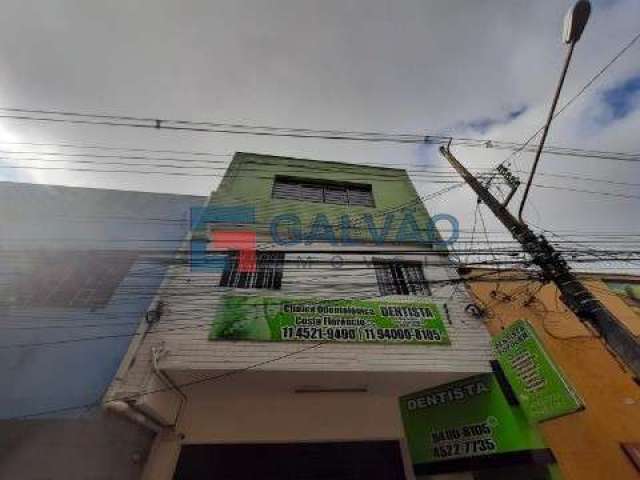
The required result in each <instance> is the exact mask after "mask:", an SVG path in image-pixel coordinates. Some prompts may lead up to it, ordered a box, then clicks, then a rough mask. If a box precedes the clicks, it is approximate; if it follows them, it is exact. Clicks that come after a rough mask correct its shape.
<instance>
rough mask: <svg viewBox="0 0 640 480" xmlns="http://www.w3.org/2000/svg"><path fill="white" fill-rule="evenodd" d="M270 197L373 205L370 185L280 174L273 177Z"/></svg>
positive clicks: (339, 203) (364, 205) (337, 203)
mask: <svg viewBox="0 0 640 480" xmlns="http://www.w3.org/2000/svg"><path fill="white" fill-rule="evenodd" d="M272 197H273V198H279V199H283V200H300V201H306V202H318V203H333V204H336V205H354V206H363V207H373V206H374V201H373V190H372V187H371V185H368V184H360V183H342V182H328V181H318V180H314V179H308V178H297V177H285V176H281V175H277V176H276V178H275V181H274V183H273V192H272Z"/></svg>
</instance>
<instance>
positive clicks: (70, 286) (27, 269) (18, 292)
mask: <svg viewBox="0 0 640 480" xmlns="http://www.w3.org/2000/svg"><path fill="white" fill-rule="evenodd" d="M135 259H136V254H135V253H133V252H127V251H122V252H101V251H47V252H42V251H36V252H23V253H22V254H20V255H15V256H14V257H13V258H12V259H11V260H9V262H8V263H10V265H9V266H10V268H11V270H12V275H11V281H10V282H8V283H7V284H5V285H3V286H2V287H1V288H0V297H1V298H2V299H3V300H2V303H5V299H6V303H8V304H9V305H11V306H30V307H92V308H93V307H101V306H104V305H106V304H107V303H108V302H109V300H110V299H111V296H112V295H113V293H114V292H115V290H116V288H117V287H118V285H119V284H120V282H122V280H123V279H124V277H125V275H126V274H127V272H128V271H129V269H130V268H131V265H132V264H133V262H134V261H135Z"/></svg>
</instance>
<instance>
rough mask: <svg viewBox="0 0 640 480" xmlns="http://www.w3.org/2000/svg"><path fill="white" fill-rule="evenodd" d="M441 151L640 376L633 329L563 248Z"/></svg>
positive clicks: (581, 314)
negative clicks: (598, 293) (611, 308)
mask: <svg viewBox="0 0 640 480" xmlns="http://www.w3.org/2000/svg"><path fill="white" fill-rule="evenodd" d="M440 153H442V155H443V156H444V157H445V158H446V159H447V160H448V161H449V163H450V164H451V166H452V167H453V168H454V169H455V170H456V171H457V172H458V173H459V174H460V176H462V178H463V179H464V181H465V182H467V184H469V186H470V187H471V188H472V189H473V191H474V192H476V194H477V195H478V198H479V199H480V200H481V201H482V202H484V203H485V204H486V205H487V207H489V209H490V210H491V211H492V212H493V213H494V215H495V216H496V217H498V220H500V221H501V222H502V224H503V225H504V226H505V227H506V228H507V230H509V232H511V235H513V238H515V239H516V240H517V241H518V242H519V243H520V245H522V249H523V250H524V251H525V252H526V253H527V254H529V255H530V256H531V261H532V263H533V264H535V265H537V266H538V267H540V269H541V270H542V275H543V278H544V280H546V281H550V282H553V283H555V284H556V286H557V287H558V290H560V294H561V297H560V298H561V300H562V301H563V303H564V304H565V305H566V306H567V307H568V308H569V309H570V310H571V311H572V312H573V313H575V314H576V315H577V316H578V318H579V319H580V320H582V321H586V322H588V323H589V324H590V325H591V326H592V327H593V329H594V330H595V331H596V332H598V334H599V335H600V336H601V337H602V339H603V340H604V341H605V342H606V343H607V345H609V347H610V348H611V349H612V350H613V351H614V352H615V353H616V354H617V355H618V356H619V357H620V358H621V359H622V360H623V361H624V362H625V363H626V364H627V365H628V366H629V368H630V369H631V370H632V371H633V373H634V375H635V377H636V378H639V379H640V343H639V342H638V340H637V339H636V338H635V337H634V336H633V335H632V334H631V332H629V331H628V330H627V329H626V328H625V327H624V326H623V325H621V324H620V323H619V322H618V320H616V318H615V316H614V315H613V314H611V312H609V310H607V308H606V307H605V306H604V305H603V304H602V303H601V302H600V301H599V300H598V299H597V298H595V297H594V296H593V294H592V293H591V292H590V291H589V290H588V289H587V288H586V287H585V286H584V285H583V284H582V282H580V280H578V278H577V277H576V275H575V274H574V273H573V272H571V269H570V268H569V265H568V264H567V262H566V261H565V260H564V259H563V258H562V255H561V254H560V252H558V251H556V249H555V248H553V246H551V245H550V244H549V242H548V241H547V239H546V238H545V237H544V236H543V235H536V234H535V233H533V231H532V230H531V229H530V228H529V227H528V226H527V225H526V224H525V223H524V222H520V221H519V220H518V219H517V218H516V217H514V216H513V215H512V214H511V213H510V212H509V211H508V210H507V208H506V202H505V204H503V203H501V202H500V201H498V199H497V198H495V197H494V196H493V195H492V194H491V192H489V191H488V190H487V189H486V188H485V187H484V186H483V185H482V184H481V183H480V182H479V181H478V179H476V178H475V177H474V176H473V175H472V174H471V173H469V171H468V170H467V169H466V168H465V167H464V166H463V165H462V164H461V163H460V162H459V161H458V160H457V159H456V158H455V157H454V156H453V154H452V153H451V151H449V149H448V148H447V147H444V146H443V147H440Z"/></svg>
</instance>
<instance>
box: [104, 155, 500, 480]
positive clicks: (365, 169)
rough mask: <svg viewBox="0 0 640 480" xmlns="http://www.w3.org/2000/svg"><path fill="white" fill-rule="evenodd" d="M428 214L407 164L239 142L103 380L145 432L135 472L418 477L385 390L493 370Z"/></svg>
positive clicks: (394, 403)
mask: <svg viewBox="0 0 640 480" xmlns="http://www.w3.org/2000/svg"><path fill="white" fill-rule="evenodd" d="M433 220H434V219H432V218H431V217H430V216H429V214H428V213H427V211H426V210H425V208H424V206H423V204H422V201H421V199H420V198H419V196H418V195H417V193H416V191H415V190H414V188H413V186H412V184H411V181H410V179H409V177H408V175H407V173H406V172H405V171H404V170H399V169H393V168H379V167H369V166H359V165H349V164H341V163H335V162H321V161H311V160H301V159H294V158H283V157H273V156H266V155H257V154H249V153H238V154H236V155H235V157H234V159H233V161H232V163H231V165H230V167H229V169H228V170H227V172H226V175H225V177H224V179H223V181H222V183H221V185H220V187H219V188H218V190H217V191H216V192H214V193H212V194H211V196H210V198H209V200H208V203H207V206H206V208H205V209H204V210H197V211H194V213H193V216H192V232H191V233H190V234H189V236H188V237H187V238H186V239H185V242H184V244H183V246H182V248H181V249H180V255H178V256H177V258H176V261H175V262H174V264H173V265H172V266H171V267H170V269H169V271H168V273H167V275H166V277H165V280H164V282H163V285H162V286H161V288H160V290H159V293H158V295H157V296H156V298H155V299H154V304H153V305H154V307H153V308H154V311H156V312H159V313H158V315H157V316H155V317H154V319H153V320H154V321H153V322H150V323H149V322H143V323H141V324H140V326H139V331H138V333H139V335H137V336H136V338H135V339H134V341H133V342H132V343H131V345H130V348H129V351H128V352H127V354H126V355H125V357H124V360H123V362H122V364H121V366H120V370H119V371H118V374H117V375H116V377H115V380H114V382H113V383H112V385H111V387H110V389H109V391H108V393H107V395H106V396H105V398H104V402H103V403H104V406H105V408H107V409H112V410H113V409H116V410H118V411H119V412H121V413H123V414H125V415H127V416H129V417H130V418H132V419H137V420H138V421H140V422H142V423H144V424H146V425H148V426H150V427H151V428H153V429H154V430H156V431H157V432H158V434H157V436H156V438H155V441H154V446H153V448H152V451H151V453H150V455H149V458H148V460H147V462H146V466H145V471H144V478H146V479H155V480H161V479H170V478H176V479H182V478H213V477H214V476H215V475H220V478H251V477H252V475H257V474H258V473H259V474H260V475H261V477H262V478H283V476H284V478H286V475H294V477H291V478H302V476H301V475H302V473H301V472H304V471H306V472H307V475H308V478H320V477H319V476H321V475H325V476H324V477H322V478H413V473H412V469H411V465H410V460H409V458H408V453H407V446H406V440H405V437H404V432H403V426H402V421H401V418H400V412H399V407H398V398H399V397H400V396H401V395H404V394H407V393H410V392H414V391H416V390H420V389H424V388H428V387H432V386H437V385H441V384H446V383H448V382H453V381H456V380H459V379H464V378H467V377H469V376H472V375H477V374H485V373H488V372H491V368H490V365H489V361H490V360H491V358H492V353H491V345H490V337H489V335H488V332H487V330H486V327H485V326H484V324H483V323H482V322H481V321H479V320H478V319H477V318H475V317H473V316H472V315H471V314H470V313H468V312H467V311H465V308H466V307H467V306H468V305H469V303H471V298H470V297H469V295H468V293H467V292H466V291H465V289H464V287H463V286H462V285H461V284H460V279H459V277H458V275H457V273H456V270H455V268H454V267H453V266H452V265H451V262H450V261H449V258H448V254H447V250H446V248H443V247H442V243H443V241H446V240H447V239H446V238H441V237H440V236H438V235H437V234H436V233H435V229H434V227H433V225H434V223H435V222H434V221H433ZM435 220H437V219H435ZM441 220H442V221H447V219H444V220H443V219H441ZM447 226H448V227H450V226H451V225H447ZM454 226H455V225H454ZM221 259H222V260H221ZM252 265H254V266H255V268H254V269H252V268H251V266H252ZM243 309H244V310H243ZM274 309H275V310H274ZM288 309H290V310H288ZM305 309H306V310H305ZM314 309H315V310H314ZM312 310H313V311H314V312H316V313H317V312H324V313H323V314H321V315H319V317H317V318H316V317H314V316H313V315H310V314H308V312H310V311H312ZM373 310H375V311H377V312H382V313H380V315H382V316H384V315H387V316H388V317H385V318H384V319H382V320H380V322H382V323H379V324H377V325H376V326H377V327H380V326H381V325H383V324H384V322H391V320H389V319H390V318H392V317H393V318H395V319H396V320H397V319H398V318H399V317H401V316H403V315H409V316H411V315H414V316H415V315H423V314H424V315H427V314H428V315H429V318H431V319H432V320H433V321H435V320H438V319H439V321H441V322H442V329H441V330H439V332H440V333H438V332H436V331H435V330H429V331H427V332H426V333H424V332H422V333H415V334H413V333H411V335H414V336H413V337H412V341H407V340H410V339H409V337H406V338H404V337H403V338H400V337H401V336H403V335H405V333H406V332H408V330H407V329H404V330H403V329H396V328H391V327H389V328H387V327H385V328H371V329H369V333H367V331H366V330H367V329H366V328H365V329H363V330H361V331H360V330H357V328H355V327H354V328H352V327H351V326H352V325H353V323H351V322H352V321H353V319H354V318H356V317H357V316H358V315H360V314H361V315H370V312H371V311H373ZM291 311H293V312H294V313H295V315H293V314H292V315H287V312H291ZM269 312H277V314H274V315H273V316H270V315H271V314H270V313H269ZM336 312H341V314H342V317H340V316H338V317H336ZM354 312H355V313H354ZM425 312H427V313H425ZM434 312H435V313H434ZM305 313H306V314H305ZM278 315H280V316H278ZM436 317H437V318H436ZM258 318H260V319H262V318H269V320H268V322H267V321H265V323H264V324H260V323H259V322H258V320H256V319H258ZM274 318H276V319H284V318H295V321H294V324H293V325H294V327H283V328H281V329H279V330H277V331H276V333H275V334H274V331H273V329H271V327H272V324H271V322H272V321H275V320H274ZM282 321H284V320H282ZM376 321H378V320H376ZM398 321H400V320H398ZM304 322H308V323H304ZM315 322H317V323H315ZM331 322H334V323H331ZM336 322H337V323H336ZM364 323H365V324H366V323H367V322H364ZM267 324H268V326H265V325H267ZM320 324H322V327H321V328H320V327H318V328H314V327H313V326H314V325H316V326H317V325H320ZM309 325H311V327H310V328H307V326H309ZM327 325H342V326H345V325H346V326H347V327H346V328H335V329H334V328H333V327H327ZM371 325H372V324H371ZM385 325H387V324H385ZM388 325H392V326H393V325H394V323H393V322H391V323H388ZM412 325H416V323H415V321H414V323H413V324H412ZM269 329H271V330H269ZM400 330H403V331H400ZM414 330H415V329H414ZM414 330H411V331H414ZM269 335H271V336H269ZM274 335H275V336H276V337H277V338H275V337H274ZM356 335H357V336H356ZM360 335H361V336H360ZM367 335H371V338H369V337H368V336H367ZM407 335H409V333H407ZM424 335H428V336H429V338H427V337H426V336H424ZM445 336H446V338H444V337H445ZM445 340H446V341H445ZM363 459H366V461H362V460H363ZM366 468H369V469H370V470H363V469H366ZM294 472H298V473H297V475H296V474H295V473H294ZM348 475H351V476H348Z"/></svg>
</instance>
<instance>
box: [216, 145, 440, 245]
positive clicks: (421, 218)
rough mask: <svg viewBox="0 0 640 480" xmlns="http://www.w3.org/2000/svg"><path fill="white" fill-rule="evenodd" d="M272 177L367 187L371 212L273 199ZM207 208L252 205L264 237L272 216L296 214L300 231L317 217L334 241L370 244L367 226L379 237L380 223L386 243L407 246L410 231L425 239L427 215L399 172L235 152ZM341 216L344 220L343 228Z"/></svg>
mask: <svg viewBox="0 0 640 480" xmlns="http://www.w3.org/2000/svg"><path fill="white" fill-rule="evenodd" d="M276 175H287V176H294V177H302V178H310V179H314V180H331V181H338V182H351V183H364V184H370V185H371V186H372V191H373V197H374V201H375V207H359V206H357V207H356V206H344V205H332V204H326V203H317V202H309V201H297V200H282V199H274V198H272V196H271V194H272V188H273V183H274V180H275V177H276ZM210 204H217V205H222V206H230V205H253V206H255V208H256V224H257V228H256V230H257V231H259V232H260V231H263V232H265V233H268V232H269V228H270V225H271V223H272V220H273V219H274V217H275V216H277V215H282V214H285V213H289V214H294V215H297V216H298V217H299V218H300V220H301V224H302V230H303V231H304V232H306V233H308V232H309V231H310V230H312V229H313V225H314V222H321V221H322V220H318V214H322V215H325V216H326V219H327V221H328V223H329V224H330V225H331V226H332V227H333V230H334V232H335V234H336V235H337V236H341V235H343V234H348V235H349V236H350V237H351V238H353V239H354V240H364V241H371V240H372V238H371V236H370V229H369V228H368V225H369V224H370V223H371V224H372V225H374V226H375V227H376V228H379V229H380V234H382V233H383V232H382V229H383V227H384V226H385V221H386V222H387V226H388V227H389V228H388V233H387V234H386V235H385V239H387V240H388V241H392V240H395V239H398V238H400V239H401V240H403V241H409V240H411V238H412V237H415V235H414V234H415V233H416V231H418V233H419V234H421V235H422V236H423V239H424V240H426V239H427V236H426V234H427V228H428V222H429V215H428V213H427V211H426V209H425V208H424V206H423V204H422V201H421V200H420V198H419V197H418V195H417V193H416V191H415V189H414V187H413V184H412V183H411V180H410V179H409V176H408V175H407V173H406V171H404V170H400V169H391V168H380V167H368V166H361V165H353V164H345V163H338V162H325V161H316V160H305V159H297V158H287V157H275V156H269V155H259V154H253V153H236V154H235V156H234V158H233V161H232V162H231V164H230V166H229V168H228V170H227V172H226V174H225V177H224V179H223V180H222V182H221V184H220V187H219V188H218V190H217V191H216V192H214V193H213V194H212V195H211V197H210ZM367 214H369V215H370V216H371V217H370V222H367V221H366V220H365V219H364V216H365V215H367ZM344 216H348V218H349V223H348V224H347V223H346V220H345V219H344ZM412 219H415V221H416V225H413V223H412ZM358 224H359V225H360V228H358ZM282 227H283V228H281V229H279V230H280V231H282V232H285V231H286V228H285V227H286V224H285V223H283V224H282ZM399 235H400V236H399Z"/></svg>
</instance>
